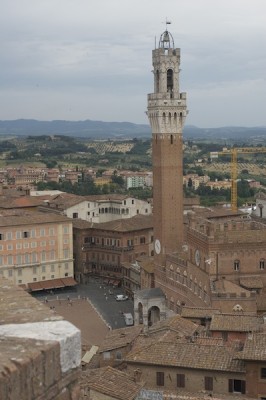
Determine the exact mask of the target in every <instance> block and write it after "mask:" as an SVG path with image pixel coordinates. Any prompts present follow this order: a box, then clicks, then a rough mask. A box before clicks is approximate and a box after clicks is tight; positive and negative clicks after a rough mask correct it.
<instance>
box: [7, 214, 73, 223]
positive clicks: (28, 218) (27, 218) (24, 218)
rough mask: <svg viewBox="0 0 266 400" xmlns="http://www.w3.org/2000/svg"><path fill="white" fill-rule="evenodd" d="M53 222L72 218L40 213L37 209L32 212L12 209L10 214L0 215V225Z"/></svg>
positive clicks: (67, 220)
mask: <svg viewBox="0 0 266 400" xmlns="http://www.w3.org/2000/svg"><path fill="white" fill-rule="evenodd" d="M55 222H69V223H72V219H70V218H67V217H65V216H64V215H56V214H49V213H42V212H37V211H32V212H28V213H27V212H23V213H20V212H16V211H14V212H13V213H12V214H11V215H4V216H3V215H0V227H6V226H18V225H32V224H45V223H55Z"/></svg>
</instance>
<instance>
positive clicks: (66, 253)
mask: <svg viewBox="0 0 266 400" xmlns="http://www.w3.org/2000/svg"><path fill="white" fill-rule="evenodd" d="M63 254H64V258H69V249H64V250H63Z"/></svg>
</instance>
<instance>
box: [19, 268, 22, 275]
mask: <svg viewBox="0 0 266 400" xmlns="http://www.w3.org/2000/svg"><path fill="white" fill-rule="evenodd" d="M21 275H22V268H19V269H18V276H21Z"/></svg>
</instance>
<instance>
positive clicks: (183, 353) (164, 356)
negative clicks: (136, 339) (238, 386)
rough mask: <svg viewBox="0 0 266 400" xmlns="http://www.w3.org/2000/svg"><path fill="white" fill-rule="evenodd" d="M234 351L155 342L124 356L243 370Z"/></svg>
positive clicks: (185, 365)
mask: <svg viewBox="0 0 266 400" xmlns="http://www.w3.org/2000/svg"><path fill="white" fill-rule="evenodd" d="M233 355H234V353H233V352H232V349H229V348H227V347H225V346H223V345H220V346H217V345H209V344H204V345H202V344H198V343H188V342H187V343H184V341H178V342H175V343H172V342H159V341H158V342H157V343H153V344H152V345H150V346H148V347H143V348H141V349H139V350H136V351H134V349H133V350H132V351H131V352H130V353H129V354H128V355H127V356H126V358H125V361H126V362H128V363H141V364H150V365H160V366H173V367H182V368H193V369H194V368H195V369H204V370H214V371H234V372H244V363H243V362H241V360H236V359H234V358H233Z"/></svg>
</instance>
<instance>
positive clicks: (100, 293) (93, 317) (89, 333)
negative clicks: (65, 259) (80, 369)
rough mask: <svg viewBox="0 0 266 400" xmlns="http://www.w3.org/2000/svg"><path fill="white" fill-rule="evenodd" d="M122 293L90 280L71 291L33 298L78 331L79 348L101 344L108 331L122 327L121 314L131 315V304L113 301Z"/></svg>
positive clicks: (44, 294) (38, 294)
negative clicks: (80, 338) (79, 334)
mask: <svg viewBox="0 0 266 400" xmlns="http://www.w3.org/2000/svg"><path fill="white" fill-rule="evenodd" d="M123 293H124V292H123V290H121V289H120V288H113V287H111V286H108V285H104V284H103V283H102V282H101V281H100V280H94V281H92V282H88V284H87V285H78V286H77V287H76V288H75V289H70V290H65V289H63V290H59V289H57V290H56V291H53V292H52V293H51V292H49V293H44V292H41V293H36V294H34V297H35V298H37V299H38V300H40V301H42V302H44V303H46V304H47V307H49V308H51V309H52V310H53V312H55V313H58V314H60V315H62V316H63V317H64V318H65V319H66V320H67V321H69V322H71V323H72V324H74V325H75V326H76V327H78V328H79V329H80V330H81V337H82V344H84V345H87V346H89V345H99V344H101V342H102V340H103V339H104V337H105V336H106V334H107V332H108V331H109V329H117V328H122V327H125V326H126V325H125V321H124V317H123V313H132V315H133V301H132V300H126V301H116V300H115V296H116V295H117V294H123Z"/></svg>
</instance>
